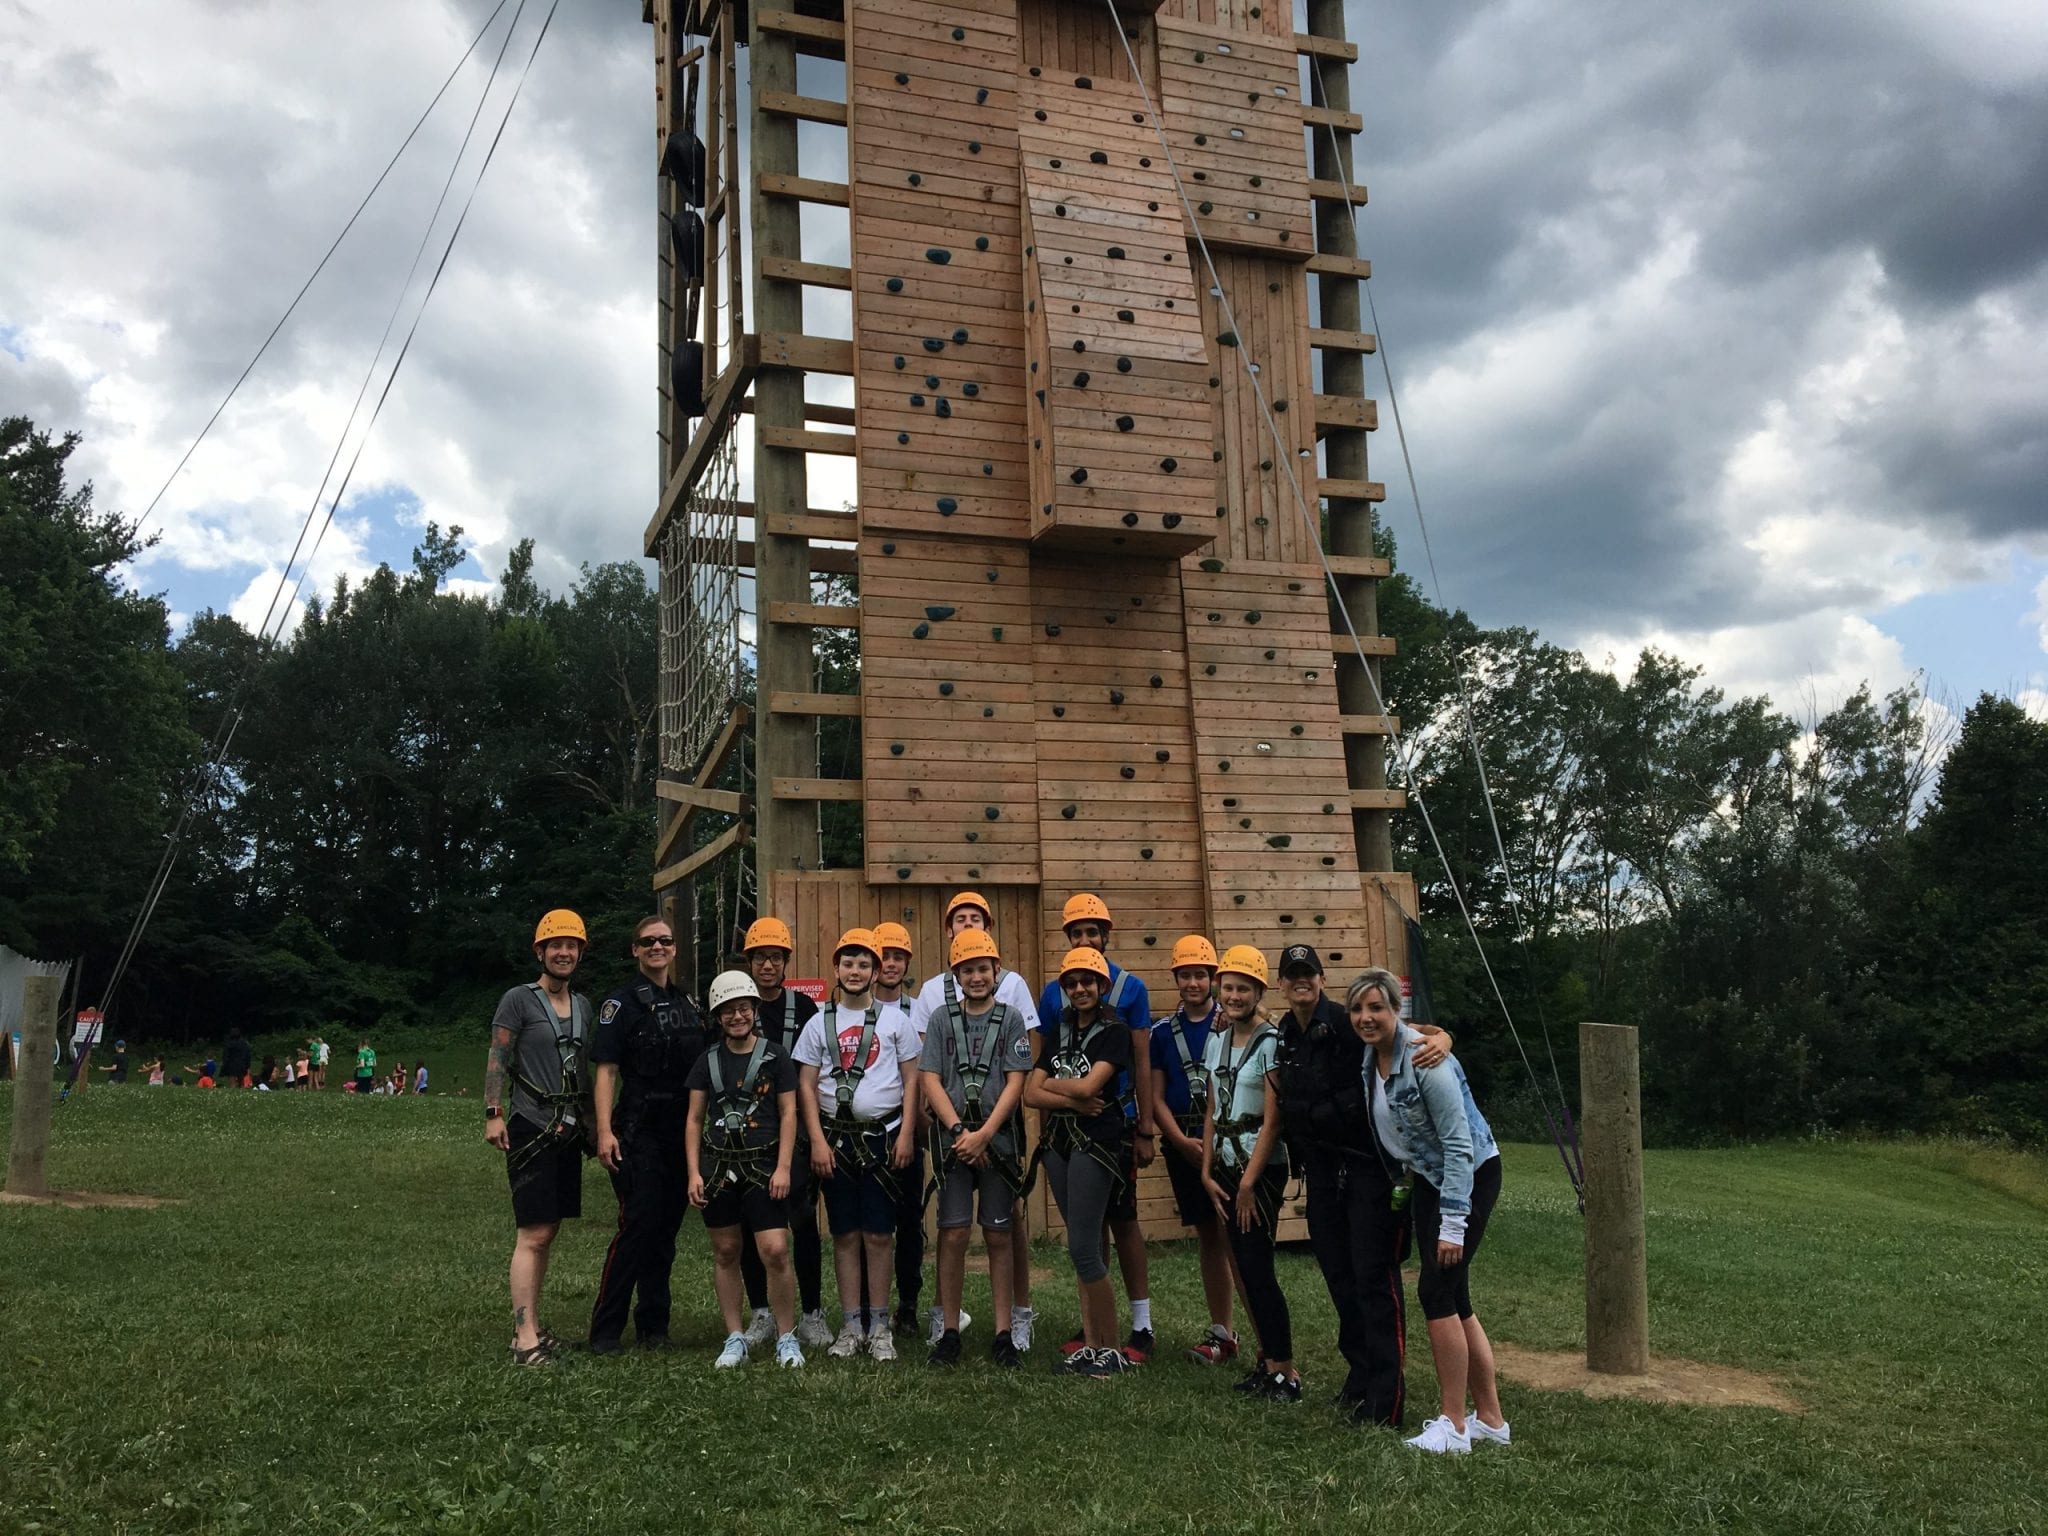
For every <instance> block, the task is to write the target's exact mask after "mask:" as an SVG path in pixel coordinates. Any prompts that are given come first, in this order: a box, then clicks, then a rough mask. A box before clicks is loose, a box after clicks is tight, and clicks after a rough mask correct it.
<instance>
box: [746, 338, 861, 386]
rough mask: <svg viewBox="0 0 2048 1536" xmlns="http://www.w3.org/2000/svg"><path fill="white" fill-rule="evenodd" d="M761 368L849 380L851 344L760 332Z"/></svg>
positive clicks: (834, 340) (851, 369) (851, 370)
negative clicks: (831, 374) (825, 375)
mask: <svg viewBox="0 0 2048 1536" xmlns="http://www.w3.org/2000/svg"><path fill="white" fill-rule="evenodd" d="M756 339H757V340H758V341H759V343H760V350H761V357H760V366H761V367H763V368H802V369H804V370H806V371H807V372H810V373H839V374H845V375H846V376H847V377H849V378H851V377H852V376H853V343H852V342H850V341H842V340H840V339H838V338H837V337H833V336H804V335H800V334H799V333H797V332H795V331H763V332H762V333H761V334H760V336H759V337H758V338H756Z"/></svg>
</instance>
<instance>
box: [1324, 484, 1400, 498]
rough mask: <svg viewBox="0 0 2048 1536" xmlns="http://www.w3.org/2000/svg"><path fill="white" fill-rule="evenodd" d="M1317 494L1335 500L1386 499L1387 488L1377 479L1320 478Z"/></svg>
mask: <svg viewBox="0 0 2048 1536" xmlns="http://www.w3.org/2000/svg"><path fill="white" fill-rule="evenodd" d="M1316 494H1317V495H1318V496H1327V497H1329V498H1331V499H1332V500H1335V501H1385V500H1386V499H1387V488H1386V487H1385V486H1384V485H1382V484H1380V482H1379V481H1377V480H1319V481H1317V482H1316Z"/></svg>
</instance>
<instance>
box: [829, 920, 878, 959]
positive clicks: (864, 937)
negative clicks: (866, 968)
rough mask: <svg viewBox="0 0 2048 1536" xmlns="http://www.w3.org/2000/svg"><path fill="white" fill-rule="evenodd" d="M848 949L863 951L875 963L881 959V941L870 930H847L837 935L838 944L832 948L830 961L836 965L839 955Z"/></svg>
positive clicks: (872, 930) (873, 931)
mask: <svg viewBox="0 0 2048 1536" xmlns="http://www.w3.org/2000/svg"><path fill="white" fill-rule="evenodd" d="M849 949H864V950H866V951H867V952H868V953H869V954H870V955H872V956H874V958H875V960H876V962H877V963H879V962H880V961H881V958H882V941H881V940H880V939H878V938H876V937H875V930H874V929H872V928H849V929H847V930H846V932H844V933H842V934H841V935H839V942H838V943H837V944H835V945H833V946H832V959H833V961H834V963H835V964H836V963H837V962H838V959H839V957H840V956H841V955H843V954H845V953H846V952H847V951H848V950H849Z"/></svg>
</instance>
